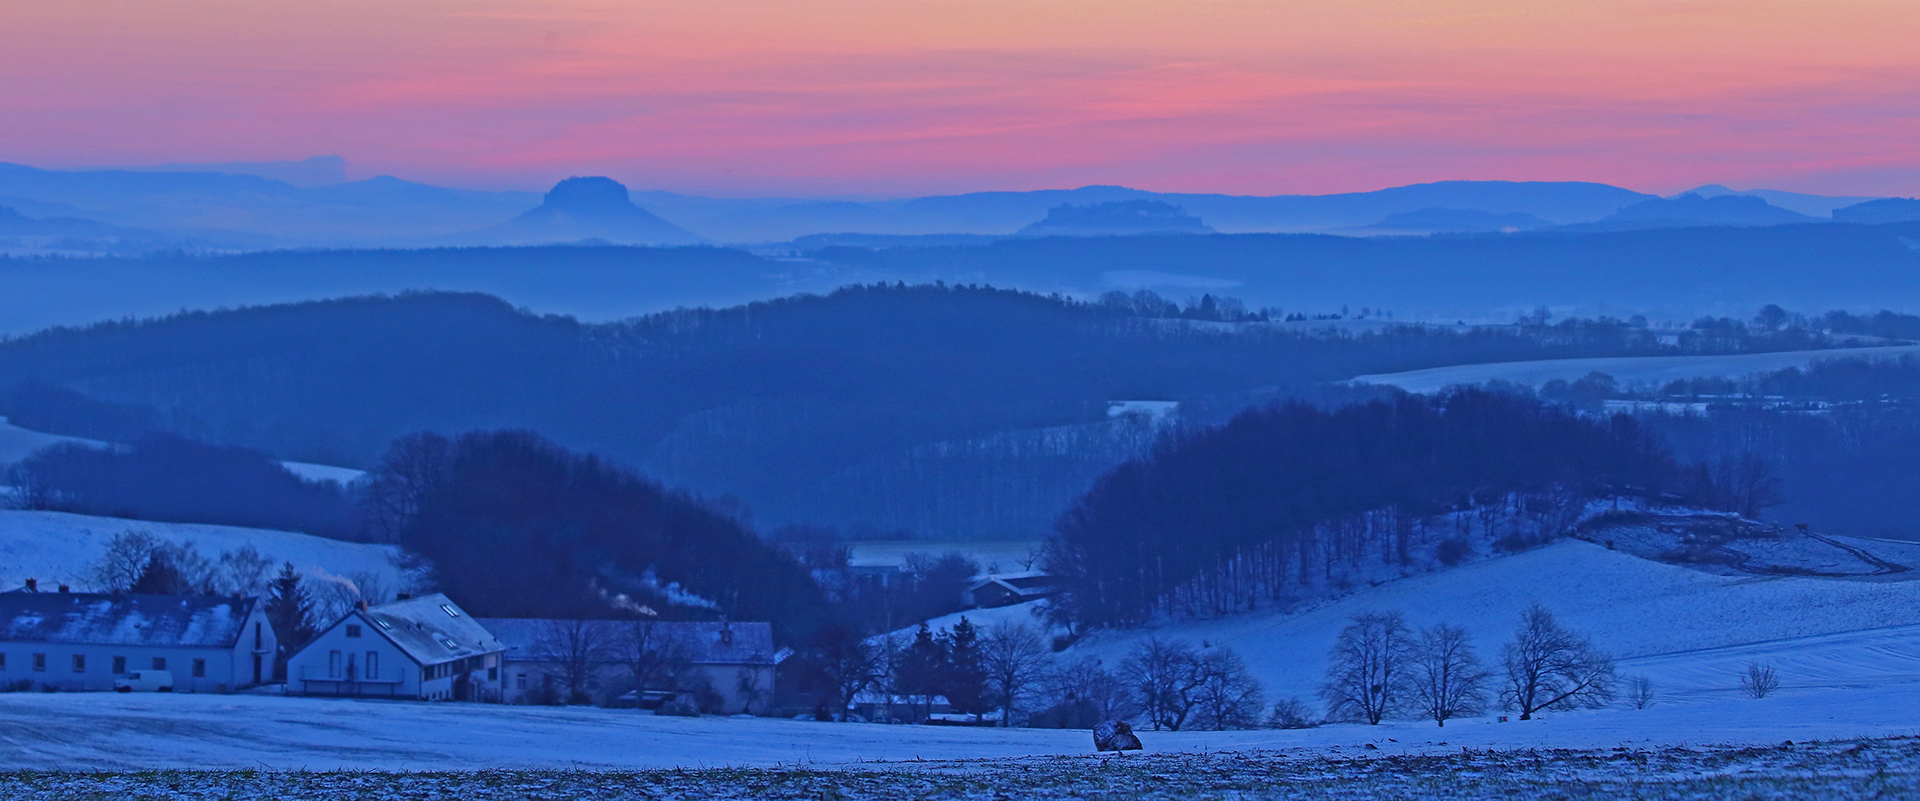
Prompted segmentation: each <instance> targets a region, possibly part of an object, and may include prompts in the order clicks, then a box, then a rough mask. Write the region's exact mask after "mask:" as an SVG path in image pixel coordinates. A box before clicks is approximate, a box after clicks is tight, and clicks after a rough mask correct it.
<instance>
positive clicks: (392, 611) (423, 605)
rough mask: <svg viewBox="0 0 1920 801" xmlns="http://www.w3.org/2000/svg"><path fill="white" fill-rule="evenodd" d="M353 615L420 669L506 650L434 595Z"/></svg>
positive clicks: (444, 598)
mask: <svg viewBox="0 0 1920 801" xmlns="http://www.w3.org/2000/svg"><path fill="white" fill-rule="evenodd" d="M352 614H357V615H359V616H361V617H364V618H366V619H367V620H369V621H372V623H373V624H374V626H375V627H376V628H377V629H378V630H379V631H380V633H381V634H382V635H384V636H385V637H386V638H387V639H389V640H392V641H393V644H394V645H395V646H397V647H399V648H400V650H402V651H404V652H406V654H407V656H409V657H412V658H413V661H415V662H419V663H420V664H422V665H437V664H440V663H442V662H451V661H453V660H455V659H464V658H466V657H469V656H477V655H480V654H491V653H498V652H499V651H501V650H503V649H504V648H505V647H506V646H504V645H502V644H501V642H500V640H499V639H498V638H496V637H495V636H494V635H493V633H492V632H490V631H487V628H486V627H485V626H483V625H481V624H480V622H479V621H476V620H474V619H473V618H472V617H471V616H469V615H468V614H467V613H466V610H463V609H461V608H460V607H459V606H458V605H457V604H455V603H454V602H453V601H450V600H448V599H447V596H445V595H441V594H440V593H437V592H436V593H434V594H432V595H422V596H420V597H418V598H411V599H408V600H405V601H395V602H393V603H390V604H381V605H380V606H376V607H373V608H371V609H362V610H355V611H354V612H353V613H352Z"/></svg>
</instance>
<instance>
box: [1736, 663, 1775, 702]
mask: <svg viewBox="0 0 1920 801" xmlns="http://www.w3.org/2000/svg"><path fill="white" fill-rule="evenodd" d="M1740 689H1742V690H1745V691H1746V693H1747V695H1750V696H1752V697H1754V698H1765V697H1767V696H1769V695H1772V694H1773V691H1774V690H1778V689H1780V677H1779V676H1778V675H1775V674H1774V672H1773V666H1772V665H1768V664H1763V663H1760V662H1748V663H1747V669H1746V672H1744V673H1741V674H1740Z"/></svg>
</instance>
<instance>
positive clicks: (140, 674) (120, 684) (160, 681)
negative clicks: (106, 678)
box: [113, 670, 173, 693]
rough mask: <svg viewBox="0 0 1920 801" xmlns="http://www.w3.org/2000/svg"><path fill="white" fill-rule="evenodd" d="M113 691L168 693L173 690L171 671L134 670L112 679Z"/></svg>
mask: <svg viewBox="0 0 1920 801" xmlns="http://www.w3.org/2000/svg"><path fill="white" fill-rule="evenodd" d="M113 691H114V692H117V693H130V692H143V693H170V692H173V673H172V672H171V671H166V670H135V671H131V672H129V673H127V675H125V676H121V677H120V678H117V679H114V680H113Z"/></svg>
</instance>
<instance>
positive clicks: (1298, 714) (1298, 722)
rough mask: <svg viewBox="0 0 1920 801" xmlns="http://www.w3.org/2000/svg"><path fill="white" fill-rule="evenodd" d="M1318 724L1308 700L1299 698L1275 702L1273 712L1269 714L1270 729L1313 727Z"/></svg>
mask: <svg viewBox="0 0 1920 801" xmlns="http://www.w3.org/2000/svg"><path fill="white" fill-rule="evenodd" d="M1316 725H1318V724H1317V723H1316V722H1315V721H1314V719H1313V712H1312V711H1310V710H1309V709H1308V708H1307V702H1305V701H1302V700H1300V699H1298V698H1284V699H1281V700H1279V701H1277V702H1275V703H1274V705H1273V713H1272V714H1270V715H1267V728H1269V729H1311V728H1313V727H1314V726H1316Z"/></svg>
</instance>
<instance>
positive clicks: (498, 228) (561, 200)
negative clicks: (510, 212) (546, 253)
mask: <svg viewBox="0 0 1920 801" xmlns="http://www.w3.org/2000/svg"><path fill="white" fill-rule="evenodd" d="M459 239H460V241H461V243H462V244H477V245H540V244H551V243H556V242H582V241H603V242H608V243H612V244H620V245H697V244H700V243H702V242H705V241H706V240H705V239H704V238H702V237H700V236H699V235H697V234H694V233H693V232H691V231H688V230H686V229H684V228H681V227H679V226H677V225H674V224H673V223H670V222H667V221H666V220H662V219H660V218H659V217H656V216H654V214H653V213H652V212H649V211H647V210H646V209H643V208H640V207H639V206H636V205H634V204H633V200H632V199H631V198H629V197H628V195H627V187H626V186H625V185H623V184H621V183H620V182H619V181H615V180H613V179H612V178H602V177H588V178H581V177H574V178H568V179H566V180H564V181H561V182H560V183H558V184H555V185H554V187H553V189H551V190H549V191H548V192H547V195H546V198H545V199H544V200H543V201H542V202H541V204H540V205H539V207H537V208H535V209H533V210H531V211H528V212H526V213H525V214H522V215H520V216H518V217H515V218H513V219H511V220H508V221H506V222H504V223H501V224H499V225H495V226H491V227H488V228H483V229H481V230H479V231H475V232H474V233H472V234H470V235H467V236H463V237H460V238H459Z"/></svg>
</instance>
